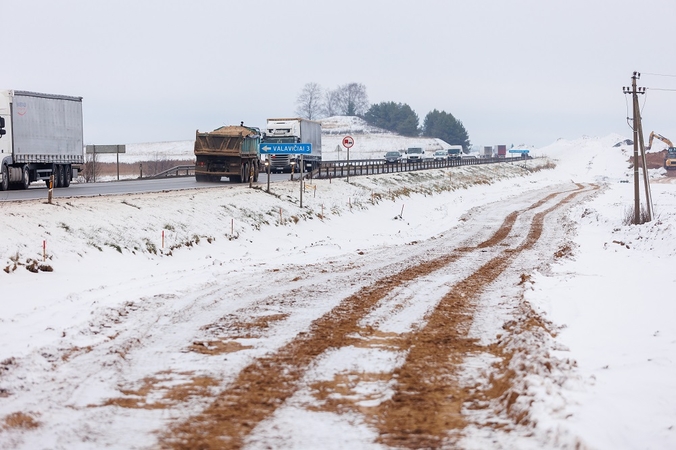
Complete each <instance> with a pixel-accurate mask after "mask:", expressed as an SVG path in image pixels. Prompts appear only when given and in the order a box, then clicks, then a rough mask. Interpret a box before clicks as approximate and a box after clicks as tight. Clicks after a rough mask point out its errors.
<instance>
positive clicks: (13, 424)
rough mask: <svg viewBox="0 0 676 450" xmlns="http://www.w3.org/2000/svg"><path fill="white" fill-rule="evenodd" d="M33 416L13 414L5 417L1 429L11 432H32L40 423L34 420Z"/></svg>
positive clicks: (20, 413)
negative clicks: (12, 430) (17, 430)
mask: <svg viewBox="0 0 676 450" xmlns="http://www.w3.org/2000/svg"><path fill="white" fill-rule="evenodd" d="M34 415H35V414H33V413H22V412H15V413H12V414H9V415H7V416H5V418H4V419H3V421H2V422H3V425H2V429H4V430H11V429H15V430H16V429H19V430H32V429H35V428H37V427H39V426H40V422H38V421H37V420H35V417H34Z"/></svg>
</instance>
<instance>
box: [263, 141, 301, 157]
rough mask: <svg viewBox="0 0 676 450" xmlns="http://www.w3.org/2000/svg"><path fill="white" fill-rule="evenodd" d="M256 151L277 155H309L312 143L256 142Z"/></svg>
mask: <svg viewBox="0 0 676 450" xmlns="http://www.w3.org/2000/svg"><path fill="white" fill-rule="evenodd" d="M258 151H259V152H260V153H262V154H268V153H271V154H277V155H288V154H304V155H309V154H310V153H312V144H272V143H267V142H266V143H264V144H258Z"/></svg>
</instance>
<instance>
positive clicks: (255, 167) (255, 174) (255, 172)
mask: <svg viewBox="0 0 676 450" xmlns="http://www.w3.org/2000/svg"><path fill="white" fill-rule="evenodd" d="M259 171H260V169H259V167H258V164H254V182H256V183H258V173H259Z"/></svg>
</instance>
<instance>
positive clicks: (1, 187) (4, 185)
mask: <svg viewBox="0 0 676 450" xmlns="http://www.w3.org/2000/svg"><path fill="white" fill-rule="evenodd" d="M0 170H2V182H1V183H0V191H6V190H7V189H9V170H7V166H6V165H4V164H3V165H2V169H0Z"/></svg>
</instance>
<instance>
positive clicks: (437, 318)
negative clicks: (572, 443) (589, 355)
mask: <svg viewBox="0 0 676 450" xmlns="http://www.w3.org/2000/svg"><path fill="white" fill-rule="evenodd" d="M587 190H588V189H584V186H581V185H578V190H577V191H575V192H573V193H571V194H569V195H567V196H566V197H564V198H563V199H562V200H560V201H559V202H557V203H556V204H555V205H553V206H550V207H549V208H547V209H545V210H544V211H541V212H538V213H536V214H535V216H534V217H533V219H532V221H531V225H530V228H529V230H528V234H527V235H526V237H525V239H524V240H523V242H522V243H521V244H519V245H518V246H517V247H515V248H512V249H506V250H504V251H502V252H501V253H500V254H499V255H498V256H496V257H494V258H492V259H491V260H490V261H488V262H487V263H485V264H484V265H482V266H481V267H479V268H478V269H477V270H476V271H475V272H474V273H473V274H472V275H470V276H469V277H467V278H465V279H464V280H462V281H460V282H459V283H457V284H456V285H455V286H453V288H452V289H451V291H450V292H449V293H448V294H447V295H446V296H444V298H443V299H442V301H441V302H440V303H439V304H438V305H437V307H436V308H435V309H434V311H433V312H432V314H430V316H429V317H428V320H427V323H426V325H425V326H424V328H422V329H421V330H420V331H419V332H418V333H415V334H414V335H412V336H411V340H410V346H409V348H410V351H409V353H408V355H407V357H406V360H405V362H404V364H403V365H402V366H401V367H399V368H398V369H396V370H395V372H394V374H393V376H394V377H395V378H396V379H397V386H396V391H395V393H394V395H393V397H392V398H391V399H390V400H388V401H386V402H383V403H382V404H381V405H380V407H379V408H377V409H376V411H375V414H376V415H377V419H375V420H374V422H375V423H377V426H378V428H379V430H380V434H381V438H380V441H381V443H384V444H386V445H391V446H394V447H398V448H400V447H405V448H440V447H444V446H448V445H451V446H452V442H449V440H452V439H453V437H452V436H451V435H450V433H452V432H453V431H457V430H460V429H462V428H463V427H464V426H465V425H466V421H465V419H464V417H463V415H462V407H463V404H464V402H465V401H466V400H467V397H468V394H467V391H466V389H465V388H463V386H462V385H460V384H459V383H458V380H457V379H456V377H455V374H456V373H457V371H458V366H459V365H460V364H462V362H463V360H464V356H465V355H467V354H468V353H470V352H472V351H473V350H474V349H475V347H476V343H475V342H474V340H473V339H469V338H467V333H468V331H469V327H470V325H471V323H472V320H473V305H474V301H475V299H476V298H478V296H479V295H481V293H482V292H483V291H484V290H485V289H486V288H487V287H488V285H489V284H490V283H492V282H493V281H494V280H496V279H497V278H498V276H500V275H501V274H502V273H503V271H504V270H505V269H506V268H507V267H508V266H509V265H510V263H511V262H512V260H513V259H514V258H515V257H516V256H518V255H519V254H520V253H521V252H523V251H524V250H527V249H529V248H531V247H532V246H533V245H535V243H536V242H537V241H538V239H539V238H540V235H541V234H542V225H543V222H544V219H545V217H546V216H547V215H548V214H550V213H551V212H553V211H555V210H557V209H559V208H561V207H563V206H564V205H566V204H567V203H569V202H570V201H571V200H572V199H573V198H574V197H576V196H578V195H580V194H582V193H584V192H586V191H587Z"/></svg>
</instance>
